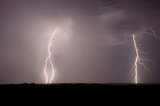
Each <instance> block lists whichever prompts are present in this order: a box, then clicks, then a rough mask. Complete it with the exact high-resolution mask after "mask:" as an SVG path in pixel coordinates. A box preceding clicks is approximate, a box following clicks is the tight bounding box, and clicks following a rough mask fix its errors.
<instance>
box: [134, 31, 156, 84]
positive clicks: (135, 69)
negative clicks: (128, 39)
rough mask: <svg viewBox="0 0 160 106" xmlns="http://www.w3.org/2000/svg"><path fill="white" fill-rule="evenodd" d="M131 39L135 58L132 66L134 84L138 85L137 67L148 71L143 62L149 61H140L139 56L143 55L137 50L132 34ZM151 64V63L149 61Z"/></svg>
mask: <svg viewBox="0 0 160 106" xmlns="http://www.w3.org/2000/svg"><path fill="white" fill-rule="evenodd" d="M132 39H133V44H134V49H135V54H136V58H135V61H134V64H133V68H132V70H133V72H134V83H135V84H137V83H138V66H139V65H141V66H143V67H144V68H145V69H146V70H149V69H148V68H147V67H146V66H145V64H144V61H151V60H149V59H142V58H141V57H140V54H142V53H145V52H142V51H140V50H139V48H138V45H137V42H136V36H135V35H134V34H132ZM151 62H153V61H151Z"/></svg>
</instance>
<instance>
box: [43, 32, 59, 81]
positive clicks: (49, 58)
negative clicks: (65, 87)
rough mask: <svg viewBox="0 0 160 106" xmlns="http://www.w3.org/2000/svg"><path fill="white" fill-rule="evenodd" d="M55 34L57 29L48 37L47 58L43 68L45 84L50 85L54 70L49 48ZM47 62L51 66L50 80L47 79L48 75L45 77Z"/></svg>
mask: <svg viewBox="0 0 160 106" xmlns="http://www.w3.org/2000/svg"><path fill="white" fill-rule="evenodd" d="M56 32H57V29H55V30H54V32H53V33H52V35H51V37H50V42H49V45H48V57H47V58H46V60H45V66H44V75H45V77H46V84H47V83H52V80H53V77H54V68H53V63H52V59H51V55H52V53H51V50H50V49H51V46H52V40H53V37H54V35H55V34H56ZM48 62H49V64H50V65H51V70H52V75H51V78H50V80H49V78H48V75H47V69H46V68H47V65H48Z"/></svg>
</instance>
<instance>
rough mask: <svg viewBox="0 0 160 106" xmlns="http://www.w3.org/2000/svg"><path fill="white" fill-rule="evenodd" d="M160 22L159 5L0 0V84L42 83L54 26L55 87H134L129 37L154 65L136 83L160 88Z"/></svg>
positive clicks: (134, 0)
mask: <svg viewBox="0 0 160 106" xmlns="http://www.w3.org/2000/svg"><path fill="white" fill-rule="evenodd" d="M159 19H160V1H159V0H0V84H9V83H44V82H45V76H44V73H43V68H44V62H45V59H46V57H47V55H48V54H47V47H48V44H49V40H50V36H51V34H52V33H53V31H54V30H55V28H56V27H58V33H57V34H55V37H54V39H53V45H52V49H51V51H52V54H53V55H52V61H53V63H54V69H55V76H54V79H53V83H134V74H133V72H132V71H131V69H132V65H133V63H134V61H135V56H136V54H135V50H134V47H133V46H134V45H133V41H132V36H131V35H132V34H135V35H136V41H137V44H138V47H139V49H140V50H141V51H143V52H146V53H145V54H141V55H140V56H141V57H142V58H146V59H150V60H152V61H154V63H152V62H149V61H145V62H144V64H145V65H146V66H147V67H148V69H149V70H145V69H144V68H143V67H139V68H138V76H139V82H140V83H160V66H159V64H160V50H159V49H160V39H157V38H158V37H159V38H160V21H159ZM151 28H152V29H153V30H154V31H155V35H154V33H153V31H152V30H151ZM48 69H50V68H48ZM48 71H49V70H48Z"/></svg>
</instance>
